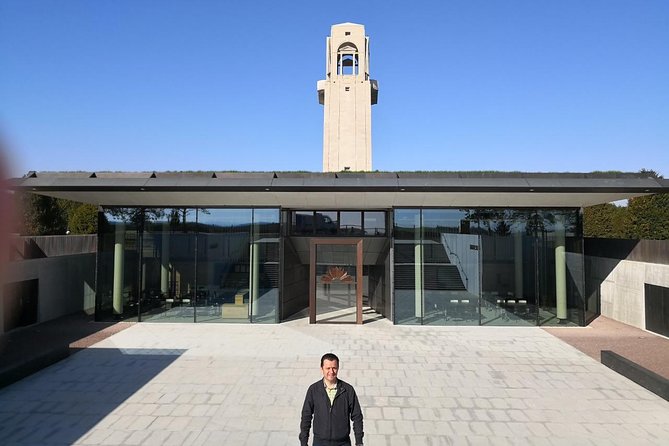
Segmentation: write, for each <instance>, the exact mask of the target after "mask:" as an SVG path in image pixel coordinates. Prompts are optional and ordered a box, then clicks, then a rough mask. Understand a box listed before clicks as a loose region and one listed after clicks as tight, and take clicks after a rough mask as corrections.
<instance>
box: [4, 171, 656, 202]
mask: <svg viewBox="0 0 669 446" xmlns="http://www.w3.org/2000/svg"><path fill="white" fill-rule="evenodd" d="M12 188H13V189H15V190H23V191H28V192H31V193H36V194H40V195H48V196H52V197H57V198H66V199H69V200H74V201H79V202H84V203H90V204H95V205H103V206H149V207H168V206H205V207H214V206H235V207H238V206H271V207H276V206H278V207H284V208H309V209H328V208H336V209H370V208H371V209H380V208H392V207H411V206H429V207H586V206H591V205H595V204H600V203H607V202H611V201H618V200H624V199H629V198H633V197H638V196H641V195H648V194H654V193H666V192H669V182H668V181H667V180H661V179H655V178H644V177H640V176H639V175H638V174H620V173H615V174H541V173H531V174H527V173H525V174H523V173H494V174H490V173H467V174H462V173H441V172H437V173H419V172H410V173H340V174H336V173H282V172H259V173H258V172H249V173H216V172H214V173H212V172H207V173H199V172H198V173H171V172H169V173H162V174H161V173H158V174H156V173H142V172H140V173H97V174H96V173H66V172H63V173H35V172H31V173H29V174H28V175H26V176H25V177H23V178H20V179H14V180H12Z"/></svg>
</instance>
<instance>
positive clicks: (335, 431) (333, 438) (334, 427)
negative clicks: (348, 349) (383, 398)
mask: <svg viewBox="0 0 669 446" xmlns="http://www.w3.org/2000/svg"><path fill="white" fill-rule="evenodd" d="M338 371H339V358H337V356H336V355H334V354H333V353H326V354H324V355H323V357H322V358H321V372H322V373H323V379H321V380H318V381H316V382H315V383H313V384H312V385H311V386H309V389H308V390H307V396H306V397H305V398H304V405H303V406H302V421H301V422H300V444H301V445H302V446H307V440H309V429H310V428H311V419H312V417H313V420H314V430H313V432H314V443H313V446H350V445H351V421H353V432H354V434H355V444H356V446H362V437H363V435H364V434H363V431H362V410H361V409H360V403H359V402H358V396H357V395H356V394H355V390H354V389H353V386H351V385H350V384H348V383H345V382H344V381H342V380H341V379H338V378H337V372H338Z"/></svg>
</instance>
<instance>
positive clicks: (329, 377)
mask: <svg viewBox="0 0 669 446" xmlns="http://www.w3.org/2000/svg"><path fill="white" fill-rule="evenodd" d="M338 371H339V358H337V355H335V354H334V353H326V354H324V355H323V357H322V358H321V372H322V373H323V379H325V382H326V383H327V384H328V385H334V384H335V383H336V382H337V372H338Z"/></svg>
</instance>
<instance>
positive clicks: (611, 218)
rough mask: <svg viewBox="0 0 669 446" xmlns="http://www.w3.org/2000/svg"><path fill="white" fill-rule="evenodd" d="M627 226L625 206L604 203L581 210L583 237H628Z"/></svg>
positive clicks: (628, 228)
mask: <svg viewBox="0 0 669 446" xmlns="http://www.w3.org/2000/svg"><path fill="white" fill-rule="evenodd" d="M629 226H630V225H629V218H628V212H627V208H626V207H618V206H616V205H615V204H612V203H605V204H598V205H596V206H590V207H587V208H585V209H584V210H583V235H584V236H585V237H601V238H628V237H629V236H630V234H629V233H630V227H629Z"/></svg>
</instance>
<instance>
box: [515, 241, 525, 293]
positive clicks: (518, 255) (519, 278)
mask: <svg viewBox="0 0 669 446" xmlns="http://www.w3.org/2000/svg"><path fill="white" fill-rule="evenodd" d="M513 261H514V273H515V293H516V294H515V295H516V299H523V298H524V297H525V296H523V293H524V290H523V232H522V231H516V232H514V233H513Z"/></svg>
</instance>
